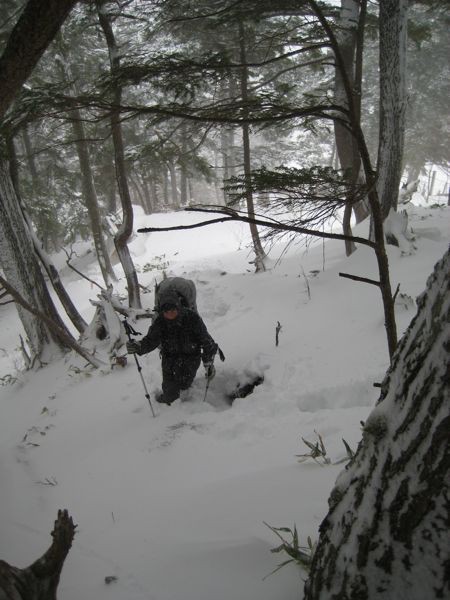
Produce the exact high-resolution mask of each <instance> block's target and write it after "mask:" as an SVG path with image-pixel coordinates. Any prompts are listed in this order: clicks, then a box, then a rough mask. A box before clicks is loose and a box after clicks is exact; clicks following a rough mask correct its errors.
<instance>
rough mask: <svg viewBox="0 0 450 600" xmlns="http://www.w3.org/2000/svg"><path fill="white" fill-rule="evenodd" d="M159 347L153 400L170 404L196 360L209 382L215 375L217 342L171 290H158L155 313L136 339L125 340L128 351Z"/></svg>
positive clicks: (189, 380)
mask: <svg viewBox="0 0 450 600" xmlns="http://www.w3.org/2000/svg"><path fill="white" fill-rule="evenodd" d="M158 347H160V349H161V366H162V376H163V381H162V393H160V394H159V395H158V396H157V397H156V401H157V402H161V403H163V404H168V405H170V404H172V402H174V401H175V400H176V399H177V398H179V397H180V392H181V391H182V390H187V389H188V388H189V387H190V386H191V385H192V382H193V381H194V378H195V375H196V373H197V371H198V368H199V366H200V363H201V362H203V365H204V367H205V377H206V378H207V379H208V381H210V380H211V379H212V378H213V377H214V375H215V368H214V363H213V361H214V356H215V354H216V352H217V350H218V345H217V344H216V342H215V341H214V340H213V339H212V337H211V336H210V335H209V333H208V330H207V329H206V325H205V324H204V322H203V320H202V318H201V317H200V315H198V314H197V313H196V312H194V311H193V310H190V309H189V308H185V307H183V306H182V305H181V302H180V298H179V296H178V294H177V293H175V292H174V291H172V290H168V291H167V292H164V293H161V295H160V298H159V315H158V316H157V318H156V319H155V321H154V322H153V323H152V325H151V326H150V328H149V330H148V333H147V335H146V336H144V337H143V338H142V340H140V341H134V340H133V341H129V342H127V352H128V353H129V354H139V355H142V354H147V353H148V352H152V350H155V349H156V348H158Z"/></svg>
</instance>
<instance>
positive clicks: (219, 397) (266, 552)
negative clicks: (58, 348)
mask: <svg viewBox="0 0 450 600" xmlns="http://www.w3.org/2000/svg"><path fill="white" fill-rule="evenodd" d="M407 208H408V213H409V218H410V224H411V226H412V228H413V230H414V232H415V235H416V241H415V245H416V247H417V250H416V251H415V252H414V253H413V254H411V255H407V256H403V255H402V254H401V252H400V250H399V249H398V248H396V247H392V246H390V247H389V261H390V268H391V281H392V285H393V287H394V289H395V288H396V286H397V284H400V293H399V296H398V299H397V306H396V311H397V312H396V314H397V323H398V329H399V334H401V333H402V332H403V331H404V330H405V328H406V327H407V326H408V324H409V322H410V320H411V319H412V317H413V316H414V315H415V298H416V297H417V295H419V294H420V293H421V292H422V291H423V290H424V289H425V284H426V279H427V277H428V275H429V274H430V273H431V271H432V269H433V266H434V264H435V262H436V261H437V260H438V259H439V258H441V256H442V255H443V254H444V252H445V250H446V248H447V245H448V237H449V236H448V233H449V231H450V228H449V225H450V209H449V208H448V207H445V206H441V207H431V206H418V205H414V204H410V205H408V207H407ZM197 218H198V217H197ZM193 220H194V217H193V216H192V215H190V214H187V213H171V214H169V213H167V214H157V215H152V216H150V217H148V216H147V217H145V216H144V215H142V214H141V213H139V212H137V218H136V224H135V227H136V229H138V228H139V227H144V226H150V225H151V226H163V225H175V224H180V223H187V222H192V221H193ZM366 229H367V225H366V224H365V223H363V224H362V225H361V226H360V227H359V228H357V229H356V230H355V234H356V235H365V234H367V231H366ZM248 239H249V237H248V233H247V230H246V227H245V226H244V225H242V224H226V225H215V226H211V227H208V228H204V229H202V230H190V231H186V232H172V233H169V232H168V233H155V234H150V235H147V234H136V236H135V238H134V240H133V242H132V243H131V244H130V249H131V252H132V255H133V259H134V261H135V264H136V266H137V268H138V270H139V279H140V283H141V284H143V285H145V286H148V288H149V290H151V291H150V292H149V293H148V294H143V297H142V300H143V304H144V306H145V307H146V308H150V309H151V308H153V293H152V290H153V284H154V281H155V279H157V280H160V279H161V278H162V269H165V270H166V272H167V273H168V274H169V275H177V276H183V277H187V278H189V279H192V280H193V281H194V282H195V284H196V287H197V294H198V298H197V300H198V308H199V312H200V314H201V315H202V317H203V319H204V321H205V323H206V325H207V327H208V329H209V331H210V333H211V335H212V336H213V337H214V339H215V340H216V341H217V342H218V343H219V345H220V347H221V348H222V350H223V351H224V353H225V356H226V361H225V362H224V363H221V362H219V361H216V368H217V375H216V378H215V379H214V380H213V382H212V384H211V387H210V390H209V392H208V396H207V402H203V396H204V390H205V381H204V378H203V373H202V370H199V372H198V375H197V379H196V381H195V382H194V385H193V387H192V389H191V397H190V399H189V400H188V401H187V402H183V403H181V402H180V401H177V402H176V403H175V404H174V405H172V406H171V407H166V406H160V405H156V404H155V403H153V406H154V408H155V411H156V418H153V417H152V414H151V411H150V409H149V406H148V404H147V401H146V399H145V396H144V389H143V387H142V382H141V381H140V379H139V376H138V373H137V371H136V367H135V365H134V362H133V361H132V360H129V361H128V365H127V366H126V367H125V368H120V367H116V368H114V369H113V370H112V371H108V372H101V371H97V372H93V371H91V370H88V369H85V368H84V367H83V364H82V362H81V360H80V359H79V357H77V356H74V355H69V356H67V357H66V358H65V359H64V360H59V361H55V362H54V363H52V364H51V365H50V366H47V367H46V368H43V369H41V370H39V371H37V372H20V371H19V369H20V365H21V358H20V353H19V352H18V349H17V347H18V339H19V333H20V331H21V329H20V324H19V321H18V318H17V316H16V313H15V309H14V307H13V306H12V305H8V306H6V307H1V310H0V330H1V340H0V377H2V378H3V381H4V385H3V386H1V387H0V411H1V419H0V483H1V492H0V531H1V536H0V558H1V559H3V560H6V561H7V562H9V563H10V564H13V565H16V566H19V567H24V566H26V565H28V564H30V563H31V562H32V561H33V560H34V559H36V558H37V557H38V556H40V555H41V554H42V553H43V551H44V550H45V549H46V548H47V546H48V545H49V544H50V541H51V538H50V535H49V533H50V531H51V529H52V525H53V521H54V520H55V518H56V515H57V510H58V508H67V509H68V510H69V512H70V514H71V515H72V516H73V518H74V520H75V522H76V523H78V530H77V534H76V537H75V541H74V545H73V548H72V550H71V551H70V553H69V556H68V558H67V560H66V563H65V566H64V569H63V573H62V578H61V583H60V587H59V598H60V600H92V599H93V598H95V599H96V600H103V599H105V600H106V599H108V600H144V599H145V600H211V599H212V598H214V600H273V598H275V597H276V598H278V599H279V600H294V599H295V600H298V598H301V597H302V587H303V583H302V577H305V574H302V573H301V572H299V570H298V569H297V568H296V567H294V566H293V565H289V566H287V567H285V568H283V569H281V570H280V571H279V572H277V573H276V574H274V575H272V576H270V577H268V578H265V577H266V576H267V575H268V574H269V573H270V572H271V571H273V570H274V569H275V568H276V567H277V565H278V564H279V563H280V562H282V561H283V560H285V559H286V558H287V557H286V556H285V555H283V554H272V553H271V552H270V549H271V548H274V547H276V546H277V545H278V541H279V540H278V539H277V538H276V537H275V536H274V534H273V533H272V532H271V531H270V529H269V528H268V527H267V526H266V525H265V524H264V522H266V523H268V524H270V525H271V526H275V527H280V526H285V527H293V526H294V524H296V526H297V529H298V531H299V534H300V541H301V543H304V544H305V545H306V538H307V536H311V538H312V539H313V540H315V539H317V537H318V526H319V524H320V522H321V520H322V519H323V518H324V516H325V514H326V512H327V499H328V495H329V492H330V491H331V488H332V486H333V482H334V480H335V479H336V477H337V475H338V473H339V471H340V470H341V469H342V468H343V464H342V463H341V464H333V463H337V462H339V461H340V460H341V459H343V458H344V457H345V456H346V451H345V447H344V444H343V443H342V439H345V440H346V442H347V443H348V444H349V445H350V447H352V448H353V449H356V446H357V444H358V441H359V439H360V433H361V429H360V421H363V420H365V419H366V418H367V415H368V414H369V412H370V410H371V407H373V406H374V404H375V402H376V400H377V397H378V390H377V388H375V387H374V386H373V384H374V383H375V382H380V381H381V380H382V378H383V376H384V373H385V371H386V369H387V366H388V351H387V341H386V334H385V330H384V321H383V313H382V303H381V297H380V292H379V290H378V289H377V288H376V287H374V286H370V285H366V284H362V283H357V282H353V281H349V280H346V279H343V278H340V277H339V275H338V273H339V272H342V271H343V272H346V273H351V274H354V275H360V276H363V277H369V278H373V279H377V272H376V261H375V257H374V255H373V252H372V251H371V250H370V249H369V248H363V247H359V248H358V250H357V252H356V253H355V254H354V255H352V256H351V257H350V258H346V257H345V252H344V245H343V243H341V242H334V241H332V242H329V241H328V242H326V243H325V244H322V242H319V243H315V244H313V245H310V246H309V247H308V248H305V247H304V246H301V245H291V246H290V247H289V249H287V251H286V252H284V250H285V246H284V245H282V244H279V245H276V246H274V247H273V248H272V250H271V253H270V261H269V262H270V264H269V266H270V269H269V270H268V271H267V272H266V273H263V274H258V275H255V274H254V273H253V265H251V264H249V260H250V257H251V253H250V252H249V250H248ZM81 246H83V245H81ZM81 246H80V247H81ZM89 256H91V255H86V256H85V258H84V259H82V260H80V264H82V265H83V270H84V272H85V273H86V275H88V276H89V277H91V278H93V279H97V280H98V281H100V279H99V272H98V268H97V267H96V266H95V263H94V262H93V261H91V260H90V259H89ZM280 257H281V258H280ZM279 258H280V260H278V259H279ZM116 268H117V272H118V273H119V268H118V266H117V265H116ZM63 273H64V277H63V279H64V281H65V283H66V285H67V288H68V290H69V292H70V294H71V296H72V297H73V299H74V301H75V304H76V305H77V306H78V307H79V309H80V311H81V312H82V313H83V315H84V316H85V318H86V319H89V318H91V317H92V315H93V310H94V309H93V307H92V305H91V304H90V302H89V299H94V298H95V296H96V289H95V286H92V285H91V284H89V283H88V282H87V281H85V280H82V279H79V278H78V277H75V275H74V274H73V272H70V271H66V270H64V272H63ZM123 290H124V280H123V278H122V279H121V280H120V284H119V291H122V292H123ZM278 321H279V322H280V324H281V326H282V329H281V331H280V335H279V346H278V347H276V346H275V328H276V325H277V322H278ZM134 326H135V328H136V329H139V330H140V331H141V332H142V333H145V332H146V330H147V328H148V326H149V322H146V321H139V322H138V323H137V324H134ZM141 362H142V365H143V374H144V377H145V380H146V382H147V385H148V387H149V390H150V393H151V396H152V397H153V394H154V391H155V390H156V389H158V388H159V386H160V383H161V374H160V366H159V356H158V353H156V352H154V353H152V354H150V355H146V356H145V357H142V359H141ZM255 375H263V376H264V383H263V384H262V385H260V386H258V387H257V388H255V391H254V393H253V394H251V395H250V396H247V397H246V398H242V399H238V400H236V401H235V402H234V403H233V405H232V406H231V407H229V406H228V405H227V404H226V403H225V402H224V400H223V396H224V392H226V391H229V390H230V389H231V388H233V387H234V385H235V384H236V383H237V382H240V383H245V382H246V381H247V380H248V379H249V378H252V377H253V376H255ZM9 377H11V378H12V380H14V379H16V381H15V383H13V384H7V380H8V379H9ZM316 432H317V433H319V434H320V435H321V437H322V438H323V440H324V443H325V446H326V449H327V452H328V456H329V458H330V460H331V462H332V464H331V465H328V466H321V465H319V464H317V463H316V462H314V461H312V460H310V461H306V462H303V463H301V462H299V461H298V459H297V457H296V455H298V454H303V453H305V452H307V450H308V449H307V448H306V446H305V445H304V443H303V442H302V439H301V437H304V438H305V439H307V440H310V441H312V442H315V441H317V434H316ZM105 578H111V579H110V580H109V581H111V583H109V584H107V583H105Z"/></svg>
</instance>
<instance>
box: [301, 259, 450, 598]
mask: <svg viewBox="0 0 450 600" xmlns="http://www.w3.org/2000/svg"><path fill="white" fill-rule="evenodd" d="M449 273H450V252H447V253H446V255H445V256H444V257H443V258H442V259H441V261H439V262H438V263H437V265H436V267H435V270H434V273H433V274H432V275H431V276H430V278H429V280H428V282H427V289H426V291H425V293H424V294H422V296H420V298H419V299H418V313H417V315H416V317H415V318H414V320H413V321H412V323H411V325H410V326H409V328H408V330H407V332H406V333H405V335H404V336H403V338H402V340H401V342H400V344H399V346H398V349H397V352H396V353H395V356H394V360H393V362H392V366H391V368H390V369H389V371H388V373H387V376H386V378H385V380H384V382H383V384H382V392H381V397H380V400H379V402H378V404H377V406H376V407H375V409H374V410H373V411H372V413H371V415H370V416H369V418H368V420H367V422H366V424H365V426H364V433H363V439H362V441H361V443H360V447H359V448H358V452H357V454H356V456H355V458H354V459H353V461H352V463H351V464H350V465H349V466H348V468H347V469H346V470H345V471H343V472H342V473H341V475H340V476H339V477H338V479H337V481H336V485H335V487H334V489H333V490H332V492H331V495H330V498H329V501H328V502H329V506H330V510H329V513H328V515H327V517H326V518H325V520H324V521H323V523H322V524H321V526H320V538H319V544H318V547H317V550H316V552H315V555H314V558H313V562H312V566H311V572H310V577H309V579H308V581H307V583H306V587H305V600H319V599H320V600H331V599H333V600H336V599H340V600H341V599H342V600H365V599H367V600H403V599H404V600H425V599H427V600H428V599H430V600H431V599H434V598H444V597H445V598H448V597H450V577H449V570H448V568H449V567H448V565H449V561H450V556H449V555H450V553H449V543H448V539H449V538H448V533H449V530H450V507H449V503H448V499H449V494H450V436H449V431H450V393H449V367H448V365H449V364H450V356H449V354H450V344H449V339H450V319H449V316H450V294H449V293H448V288H449V283H450V276H449Z"/></svg>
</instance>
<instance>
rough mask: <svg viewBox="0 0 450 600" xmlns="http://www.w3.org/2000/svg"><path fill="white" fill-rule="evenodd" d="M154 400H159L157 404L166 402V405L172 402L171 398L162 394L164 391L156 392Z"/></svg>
mask: <svg viewBox="0 0 450 600" xmlns="http://www.w3.org/2000/svg"><path fill="white" fill-rule="evenodd" d="M155 400H156V402H159V404H167V406H170V405H171V404H172V402H173V400H168V399H167V398H166V397H165V396H164V392H156V394H155Z"/></svg>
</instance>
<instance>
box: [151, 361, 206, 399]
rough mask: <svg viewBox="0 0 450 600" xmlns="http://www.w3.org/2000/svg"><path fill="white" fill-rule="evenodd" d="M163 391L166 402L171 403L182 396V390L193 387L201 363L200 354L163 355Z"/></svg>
mask: <svg viewBox="0 0 450 600" xmlns="http://www.w3.org/2000/svg"><path fill="white" fill-rule="evenodd" d="M161 362H162V376H163V381H162V390H163V396H164V402H167V403H171V402H173V401H174V400H176V399H177V398H179V396H180V391H181V390H187V389H188V388H189V387H191V385H192V382H193V381H194V378H195V375H196V374H197V371H198V368H199V366H200V362H201V356H200V354H194V355H177V356H166V355H164V354H163V355H162V358H161Z"/></svg>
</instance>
